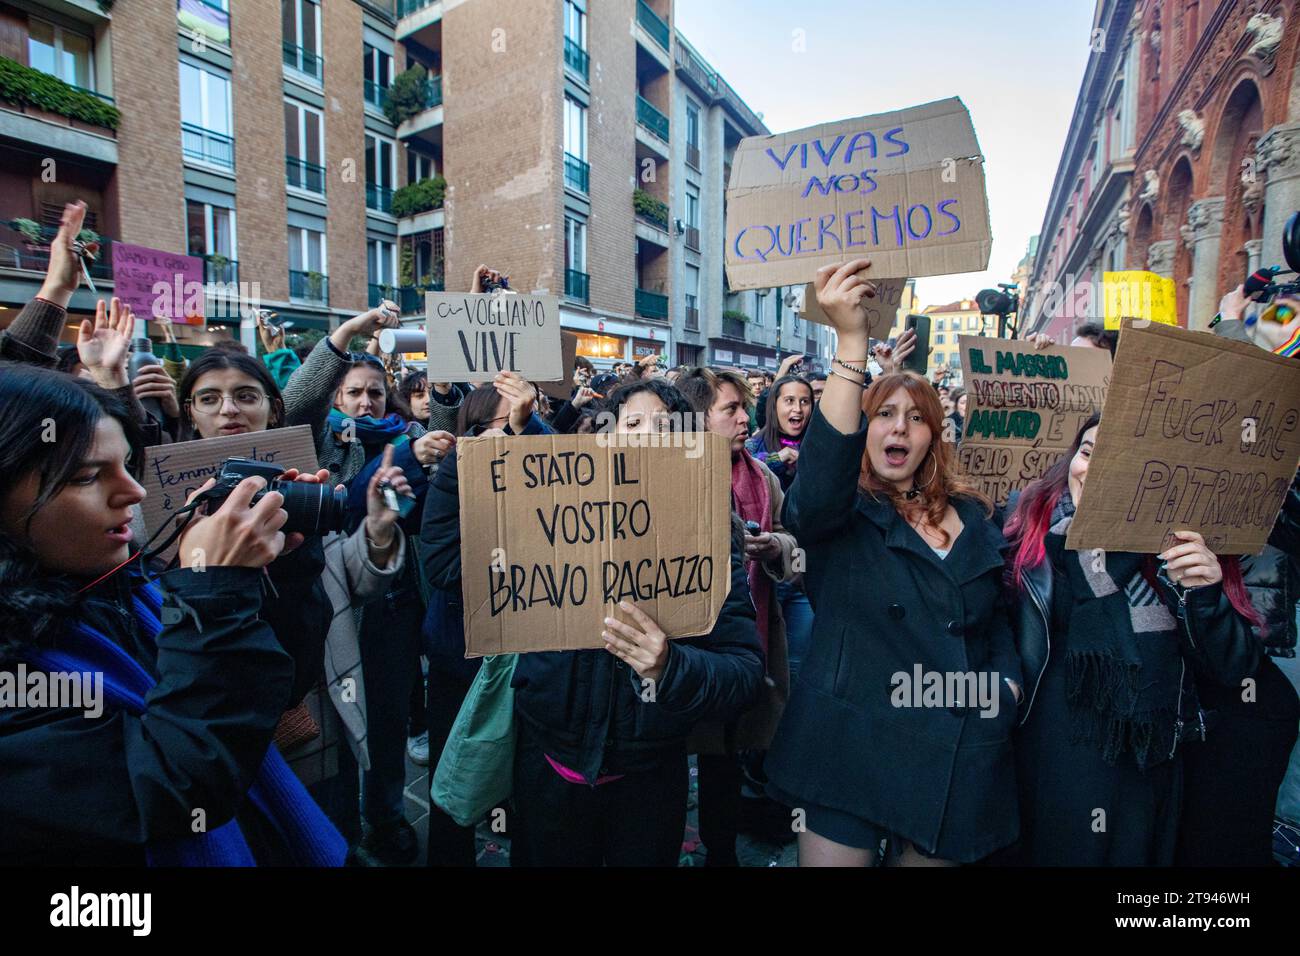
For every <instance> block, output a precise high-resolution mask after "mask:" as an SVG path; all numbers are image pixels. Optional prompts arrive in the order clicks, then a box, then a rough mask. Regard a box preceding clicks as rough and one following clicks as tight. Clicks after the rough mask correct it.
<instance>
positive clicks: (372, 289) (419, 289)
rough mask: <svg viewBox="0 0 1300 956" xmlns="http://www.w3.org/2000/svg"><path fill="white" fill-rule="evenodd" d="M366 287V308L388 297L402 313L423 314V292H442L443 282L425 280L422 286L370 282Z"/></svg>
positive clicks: (376, 305) (374, 306)
mask: <svg viewBox="0 0 1300 956" xmlns="http://www.w3.org/2000/svg"><path fill="white" fill-rule="evenodd" d="M366 288H367V298H366V308H369V309H373V308H376V307H378V305H379V303H380V302H382V301H383V300H384V299H388V300H389V301H391V302H396V303H397V308H398V311H399V312H400V313H401V314H402V315H422V314H424V293H426V292H442V291H443V283H442V282H425V284H424V285H422V286H413V285H404V286H392V285H376V284H375V283H373V282H372V283H370V284H369V285H368V286H367V287H366Z"/></svg>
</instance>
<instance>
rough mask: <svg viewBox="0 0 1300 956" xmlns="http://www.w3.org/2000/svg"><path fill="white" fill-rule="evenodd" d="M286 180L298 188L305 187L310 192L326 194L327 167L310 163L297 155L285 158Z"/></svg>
mask: <svg viewBox="0 0 1300 956" xmlns="http://www.w3.org/2000/svg"><path fill="white" fill-rule="evenodd" d="M284 171H285V176H286V177H287V178H286V181H287V182H288V184H289V185H290V186H293V187H294V188H296V189H305V190H306V191H307V192H309V193H319V194H320V195H322V196H324V195H325V167H324V166H317V165H316V164H315V163H309V162H307V160H305V159H299V158H298V157H297V156H286V157H285V158H284Z"/></svg>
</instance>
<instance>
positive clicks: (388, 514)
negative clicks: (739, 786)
mask: <svg viewBox="0 0 1300 956" xmlns="http://www.w3.org/2000/svg"><path fill="white" fill-rule="evenodd" d="M385 482H387V483H388V484H389V486H390V487H392V489H393V491H395V492H396V493H397V496H398V497H399V498H413V497H415V495H414V493H413V492H412V491H411V483H410V482H409V481H407V480H406V474H405V473H404V472H403V471H402V469H401V468H400V467H399V466H397V465H394V464H393V446H392V445H389V446H387V447H386V448H385V449H384V458H383V461H382V462H381V463H380V465H379V467H378V468H377V469H376V470H375V473H374V474H373V475H371V476H370V484H369V485H368V486H367V488H366V537H367V538H368V539H369V540H370V542H371V544H372V545H373V547H374V550H377V551H379V552H381V553H387V552H388V551H389V550H390V549H391V548H392V546H393V543H394V541H395V539H396V536H397V533H396V530H395V528H394V525H396V524H397V519H398V518H399V517H400V516H401V515H400V514H399V513H398V512H396V511H394V510H393V509H391V508H389V507H388V505H387V504H386V503H385V501H384V495H383V491H382V486H383V484H384V483H385Z"/></svg>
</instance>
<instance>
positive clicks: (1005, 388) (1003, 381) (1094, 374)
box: [957, 335, 1111, 504]
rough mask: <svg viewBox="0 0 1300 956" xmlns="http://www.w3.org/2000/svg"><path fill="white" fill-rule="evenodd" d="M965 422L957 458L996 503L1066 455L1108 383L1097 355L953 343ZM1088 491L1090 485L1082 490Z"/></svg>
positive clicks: (1106, 364) (974, 338)
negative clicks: (958, 358) (958, 363)
mask: <svg viewBox="0 0 1300 956" xmlns="http://www.w3.org/2000/svg"><path fill="white" fill-rule="evenodd" d="M960 351H961V372H962V384H963V385H964V386H965V388H966V419H965V425H964V427H963V430H962V439H961V446H960V448H959V449H958V451H957V459H958V461H959V462H960V464H961V467H962V470H963V471H964V472H965V473H966V474H967V475H969V476H970V477H972V478H974V479H975V480H976V481H977V482H978V484H979V486H980V490H982V491H983V492H984V493H985V494H987V495H988V496H989V497H990V498H992V499H993V500H994V501H995V502H997V503H998V504H1004V503H1005V502H1006V500H1007V496H1008V495H1010V494H1011V492H1013V491H1016V490H1018V489H1020V488H1023V487H1025V485H1027V484H1029V483H1030V482H1031V481H1033V480H1034V479H1036V478H1041V477H1042V475H1043V473H1044V472H1046V471H1047V469H1049V468H1051V467H1052V466H1053V465H1054V464H1056V463H1057V462H1058V461H1059V460H1060V459H1061V456H1062V455H1064V454H1065V453H1066V452H1068V451H1069V450H1070V446H1071V445H1072V444H1073V443H1074V436H1075V435H1076V434H1078V432H1079V428H1080V427H1081V426H1082V425H1083V423H1084V422H1085V421H1087V420H1088V416H1090V415H1091V414H1092V413H1093V412H1096V411H1100V410H1101V407H1102V405H1103V403H1104V402H1105V401H1106V388H1107V386H1108V385H1109V384H1110V374H1111V369H1110V353H1109V352H1108V351H1106V350H1105V349H1088V348H1070V347H1068V346H1062V345H1053V346H1050V347H1048V348H1046V349H1042V350H1039V349H1035V348H1034V347H1033V346H1032V345H1030V344H1028V343H1027V342H1016V341H1013V340H1010V339H996V338H984V337H982V336H978V335H963V336H961V337H960ZM1089 487H1091V485H1089Z"/></svg>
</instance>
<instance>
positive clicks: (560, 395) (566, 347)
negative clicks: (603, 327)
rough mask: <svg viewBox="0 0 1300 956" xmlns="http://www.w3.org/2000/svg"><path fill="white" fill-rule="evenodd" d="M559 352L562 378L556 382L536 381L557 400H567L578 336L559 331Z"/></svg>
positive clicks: (576, 353)
mask: <svg viewBox="0 0 1300 956" xmlns="http://www.w3.org/2000/svg"><path fill="white" fill-rule="evenodd" d="M560 349H561V354H562V355H563V361H564V378H562V379H561V380H560V381H558V382H538V383H537V384H538V385H539V386H540V387H541V389H542V391H543V392H545V393H546V394H547V395H549V396H550V397H551V398H554V399H557V400H558V401H561V402H563V401H567V400H568V398H569V394H570V393H571V392H572V391H573V365H574V362H575V361H576V360H577V358H578V336H577V335H576V334H574V333H573V332H564V333H561V340H560Z"/></svg>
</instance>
